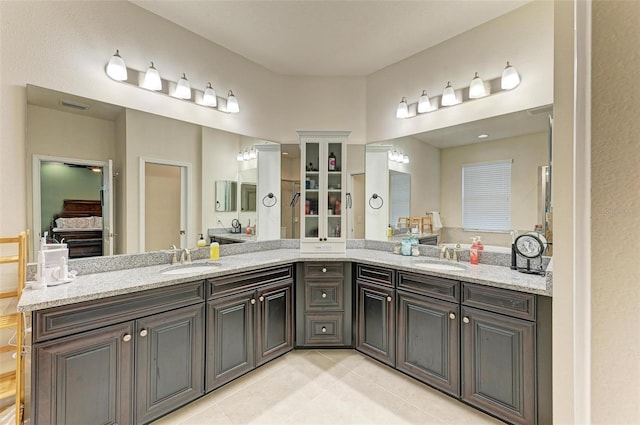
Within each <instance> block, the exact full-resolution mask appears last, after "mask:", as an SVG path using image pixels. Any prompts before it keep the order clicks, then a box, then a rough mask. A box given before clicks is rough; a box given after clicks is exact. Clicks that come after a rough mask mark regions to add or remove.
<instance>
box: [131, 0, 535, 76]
mask: <svg viewBox="0 0 640 425" xmlns="http://www.w3.org/2000/svg"><path fill="white" fill-rule="evenodd" d="M130 1H131V2H132V3H134V4H136V5H138V6H140V7H142V8H144V9H146V10H148V11H150V12H152V13H155V14H156V15H158V16H161V17H163V18H165V19H167V20H169V21H171V22H174V23H176V24H178V25H180V26H182V27H184V28H187V29H188V30H190V31H192V32H194V33H196V34H198V35H200V36H202V37H204V38H206V39H208V40H210V41H212V42H214V43H216V44H218V45H220V46H222V47H225V48H227V49H229V50H231V51H233V52H235V53H237V54H239V55H241V56H243V57H245V58H247V59H249V60H251V61H253V62H255V63H258V64H260V65H262V66H264V67H265V68H267V69H269V70H271V71H273V72H275V73H278V74H282V75H292V76H294V75H295V76H365V75H369V74H371V73H373V72H375V71H377V70H379V69H382V68H384V67H386V66H389V65H391V64H393V63H396V62H398V61H401V60H403V59H405V58H407V57H409V56H412V55H415V54H416V53H419V52H421V51H423V50H425V49H427V48H429V47H432V46H434V45H436V44H438V43H441V42H443V41H444V40H447V39H449V38H452V37H454V36H456V35H458V34H461V33H463V32H465V31H468V30H470V29H471V28H474V27H476V26H478V25H481V24H483V23H485V22H487V21H490V20H492V19H494V18H496V17H498V16H500V15H503V14H505V13H508V12H510V11H512V10H514V9H516V8H518V7H520V6H523V5H524V4H526V3H528V2H529V1H530V0H459V1H453V0H413V1H404V0H353V1H348V0H339V1H336V0H289V1H284V0H270V1H265V0H191V1H180V0H166V1H158V0H130Z"/></svg>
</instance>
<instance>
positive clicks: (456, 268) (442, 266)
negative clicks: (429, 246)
mask: <svg viewBox="0 0 640 425" xmlns="http://www.w3.org/2000/svg"><path fill="white" fill-rule="evenodd" d="M413 265H414V266H416V267H420V268H423V269H429V270H438V271H448V272H464V271H466V270H467V268H466V267H465V266H463V265H459V264H446V263H429V262H426V261H420V262H415V263H413Z"/></svg>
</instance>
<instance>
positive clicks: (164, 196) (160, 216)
mask: <svg viewBox="0 0 640 425" xmlns="http://www.w3.org/2000/svg"><path fill="white" fill-rule="evenodd" d="M190 176H191V164H186V163H179V162H173V161H165V160H155V159H149V158H140V242H139V244H140V252H145V251H159V250H163V249H167V248H169V247H170V246H171V245H176V246H179V247H187V246H188V236H189V235H191V231H190V227H191V225H190V208H189V205H190V202H191V201H190V200H191V183H190V182H191V178H190Z"/></svg>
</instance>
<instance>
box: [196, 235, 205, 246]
mask: <svg viewBox="0 0 640 425" xmlns="http://www.w3.org/2000/svg"><path fill="white" fill-rule="evenodd" d="M197 245H198V248H202V247H205V246H207V241H205V240H204V236H203V234H202V233H200V239H198V244H197Z"/></svg>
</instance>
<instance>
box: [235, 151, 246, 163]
mask: <svg viewBox="0 0 640 425" xmlns="http://www.w3.org/2000/svg"><path fill="white" fill-rule="evenodd" d="M236 159H237V160H238V161H243V160H244V157H243V156H242V151H240V152H238V156H236Z"/></svg>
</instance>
